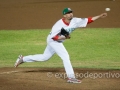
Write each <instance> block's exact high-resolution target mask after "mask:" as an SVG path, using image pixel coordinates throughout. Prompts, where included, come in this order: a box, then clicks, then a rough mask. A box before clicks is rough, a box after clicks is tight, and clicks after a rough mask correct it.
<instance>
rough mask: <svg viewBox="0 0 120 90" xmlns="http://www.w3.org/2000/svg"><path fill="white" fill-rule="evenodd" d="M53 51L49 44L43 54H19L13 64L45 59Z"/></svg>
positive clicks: (16, 65) (50, 55)
mask: <svg viewBox="0 0 120 90" xmlns="http://www.w3.org/2000/svg"><path fill="white" fill-rule="evenodd" d="M54 53H55V52H54V50H53V49H52V48H51V47H50V46H49V45H47V47H46V49H45V51H44V53H43V54H36V55H28V56H24V57H23V56H21V55H20V56H19V57H18V59H17V60H16V62H15V65H14V66H15V67H18V65H20V64H22V63H24V62H35V61H46V60H48V59H50V58H51V57H52V55H53V54H54Z"/></svg>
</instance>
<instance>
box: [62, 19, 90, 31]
mask: <svg viewBox="0 0 120 90" xmlns="http://www.w3.org/2000/svg"><path fill="white" fill-rule="evenodd" d="M87 23H88V18H73V19H72V21H71V22H70V25H69V26H68V27H66V28H64V29H65V30H66V31H68V32H69V33H71V32H72V31H74V30H75V29H77V28H80V27H86V26H87Z"/></svg>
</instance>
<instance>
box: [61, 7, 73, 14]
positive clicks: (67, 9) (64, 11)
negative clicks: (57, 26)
mask: <svg viewBox="0 0 120 90" xmlns="http://www.w3.org/2000/svg"><path fill="white" fill-rule="evenodd" d="M70 12H71V13H72V12H73V11H72V10H71V9H70V8H64V9H63V12H62V13H63V15H65V14H67V13H70Z"/></svg>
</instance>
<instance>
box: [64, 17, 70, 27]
mask: <svg viewBox="0 0 120 90" xmlns="http://www.w3.org/2000/svg"><path fill="white" fill-rule="evenodd" d="M62 21H63V23H64V24H65V25H67V26H69V23H67V22H65V19H64V18H62Z"/></svg>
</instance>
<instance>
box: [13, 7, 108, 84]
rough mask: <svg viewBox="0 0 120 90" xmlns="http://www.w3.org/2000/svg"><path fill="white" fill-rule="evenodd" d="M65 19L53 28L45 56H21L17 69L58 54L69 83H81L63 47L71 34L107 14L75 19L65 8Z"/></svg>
mask: <svg viewBox="0 0 120 90" xmlns="http://www.w3.org/2000/svg"><path fill="white" fill-rule="evenodd" d="M62 14H63V18H61V19H60V20H58V21H57V22H56V23H55V24H54V25H53V27H52V30H51V32H50V33H49V35H48V37H47V46H46V48H45V51H44V53H43V54H36V55H28V56H22V55H19V57H18V59H17V60H16V62H15V65H14V66H15V67H18V66H19V65H20V64H22V63H25V62H35V61H46V60H49V59H50V58H51V57H52V56H53V54H55V53H56V54H57V55H58V56H59V57H60V58H61V59H62V61H63V65H64V68H65V71H66V74H67V77H68V80H67V82H69V83H81V80H78V79H76V78H75V73H74V70H73V67H72V65H71V62H70V57H69V54H68V52H67V50H66V48H65V47H64V45H63V42H64V41H65V40H66V39H70V34H71V33H72V32H73V31H74V30H75V29H77V28H82V27H86V26H87V25H88V24H89V23H92V22H94V21H95V20H97V19H99V18H104V17H106V16H107V13H102V14H100V15H98V16H94V17H89V18H77V17H73V11H72V10H71V9H70V8H65V9H64V10H63V11H62Z"/></svg>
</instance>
